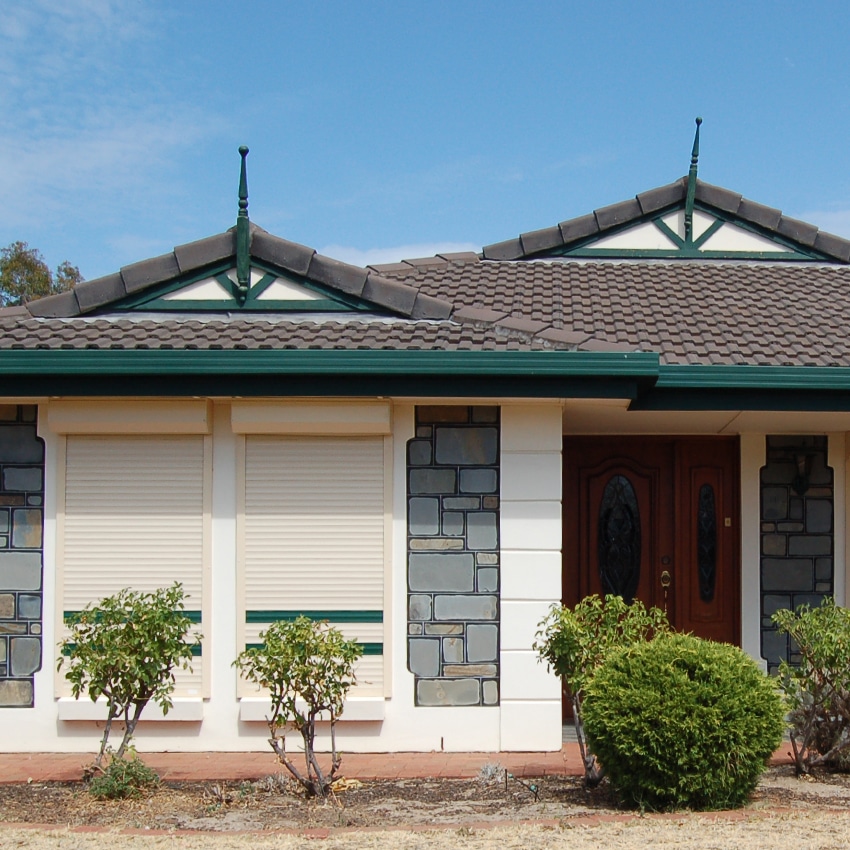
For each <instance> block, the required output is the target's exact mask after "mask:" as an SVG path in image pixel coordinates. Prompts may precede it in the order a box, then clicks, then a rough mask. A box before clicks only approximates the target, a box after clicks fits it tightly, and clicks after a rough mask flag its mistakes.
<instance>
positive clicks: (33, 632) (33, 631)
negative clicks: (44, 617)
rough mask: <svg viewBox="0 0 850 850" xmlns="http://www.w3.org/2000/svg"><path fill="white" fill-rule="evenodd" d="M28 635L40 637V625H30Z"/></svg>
mask: <svg viewBox="0 0 850 850" xmlns="http://www.w3.org/2000/svg"><path fill="white" fill-rule="evenodd" d="M30 634H31V635H40V634H41V623H30Z"/></svg>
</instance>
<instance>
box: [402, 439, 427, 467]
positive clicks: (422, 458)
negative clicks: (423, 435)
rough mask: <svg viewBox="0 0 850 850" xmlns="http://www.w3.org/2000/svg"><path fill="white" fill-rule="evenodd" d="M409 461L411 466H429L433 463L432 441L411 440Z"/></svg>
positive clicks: (408, 449)
mask: <svg viewBox="0 0 850 850" xmlns="http://www.w3.org/2000/svg"><path fill="white" fill-rule="evenodd" d="M407 462H408V463H409V464H410V465H411V466H427V465H428V464H429V463H431V441H430V440H411V441H410V442H409V443H408V444H407Z"/></svg>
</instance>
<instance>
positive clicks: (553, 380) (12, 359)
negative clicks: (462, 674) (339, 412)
mask: <svg viewBox="0 0 850 850" xmlns="http://www.w3.org/2000/svg"><path fill="white" fill-rule="evenodd" d="M658 363H659V361H658V355H657V354H653V353H641V352H626V353H619V352H618V353H611V352H582V351H516V352H515V351H418V350H416V351H387V350H342V349H332V350H291V349H282V350H268V349H250V350H209V349H204V350H189V349H131V350H115V349H53V350H45V349H35V350H21V349H5V350H0V395H16V396H19V395H21V387H22V382H25V385H26V388H27V394H28V395H60V396H87V395H88V396H113V397H122V396H141V397H144V396H165V397H179V396H204V395H234V396H243V397H256V396H276V397H295V396H317V397H321V396H348V397H352V396H375V395H393V396H411V395H412V396H419V397H421V396H435V397H446V396H460V397H469V398H493V397H501V398H505V397H516V398H564V397H570V398H626V399H635V398H637V397H638V395H639V394H640V392H641V391H643V390H645V389H647V388H648V387H649V386H651V385H652V384H654V383H655V381H656V380H657V376H658Z"/></svg>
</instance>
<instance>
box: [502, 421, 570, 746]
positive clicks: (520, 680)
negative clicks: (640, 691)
mask: <svg viewBox="0 0 850 850" xmlns="http://www.w3.org/2000/svg"><path fill="white" fill-rule="evenodd" d="M561 430H562V428H561V407H560V405H559V404H531V405H524V406H519V405H517V406H504V407H503V408H502V454H501V503H500V507H501V559H502V564H501V595H500V607H501V623H500V636H501V653H500V662H501V719H500V741H501V749H502V750H558V749H560V748H561V683H560V680H559V679H558V678H557V677H556V676H555V675H553V674H551V673H549V672H548V671H547V669H546V665H545V664H541V663H539V662H538V660H537V654H536V653H535V652H534V650H533V649H532V644H533V643H534V638H535V633H536V632H537V628H538V624H539V623H540V621H541V620H542V619H543V617H544V616H545V615H546V613H547V612H548V610H549V608H550V606H551V605H552V604H553V603H560V601H561V539H562V537H561V446H562V436H561Z"/></svg>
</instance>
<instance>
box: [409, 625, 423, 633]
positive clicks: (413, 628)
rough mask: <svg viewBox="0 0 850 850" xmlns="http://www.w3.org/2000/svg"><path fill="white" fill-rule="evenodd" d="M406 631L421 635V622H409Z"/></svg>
mask: <svg viewBox="0 0 850 850" xmlns="http://www.w3.org/2000/svg"><path fill="white" fill-rule="evenodd" d="M407 633H408V634H409V635H421V634H422V623H409V624H408V626H407Z"/></svg>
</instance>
